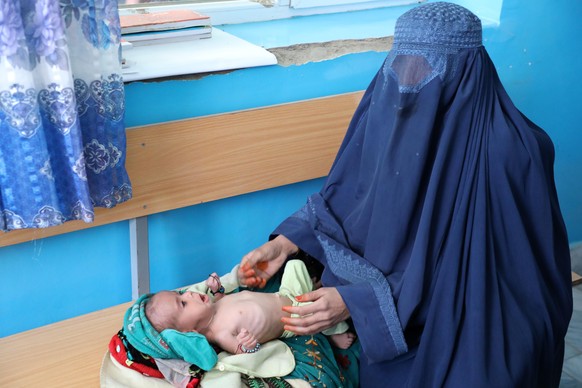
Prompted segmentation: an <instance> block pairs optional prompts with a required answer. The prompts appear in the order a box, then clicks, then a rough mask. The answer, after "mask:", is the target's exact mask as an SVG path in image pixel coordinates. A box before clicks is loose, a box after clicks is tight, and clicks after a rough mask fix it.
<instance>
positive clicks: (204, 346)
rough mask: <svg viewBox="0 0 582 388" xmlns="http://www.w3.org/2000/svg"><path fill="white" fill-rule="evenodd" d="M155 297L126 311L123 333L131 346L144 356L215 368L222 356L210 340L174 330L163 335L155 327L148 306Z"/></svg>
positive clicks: (203, 367)
mask: <svg viewBox="0 0 582 388" xmlns="http://www.w3.org/2000/svg"><path fill="white" fill-rule="evenodd" d="M152 295H153V294H145V295H142V296H141V297H139V299H138V300H136V301H135V303H134V304H133V305H132V306H131V307H130V308H129V309H127V311H126V312H125V316H124V319H123V331H124V333H125V336H126V337H127V340H128V341H129V343H130V344H131V345H132V346H133V347H134V348H136V349H137V350H138V351H140V352H141V353H143V354H147V355H149V356H152V357H154V358H162V359H172V358H173V359H176V358H177V359H182V360H184V361H187V362H189V363H191V364H195V365H197V366H198V367H199V368H201V369H204V370H210V369H212V367H213V366H214V365H215V364H216V361H217V359H218V357H217V355H216V352H215V351H214V349H213V348H212V346H211V345H210V343H208V341H207V340H206V337H204V336H203V335H201V334H198V333H194V332H188V333H181V332H179V331H176V330H173V329H166V330H163V331H162V332H161V333H159V332H158V331H157V330H156V329H155V328H154V327H153V326H152V325H151V323H150V322H149V320H148V319H147V317H146V314H145V306H146V304H147V302H148V300H149V299H150V298H151V297H152Z"/></svg>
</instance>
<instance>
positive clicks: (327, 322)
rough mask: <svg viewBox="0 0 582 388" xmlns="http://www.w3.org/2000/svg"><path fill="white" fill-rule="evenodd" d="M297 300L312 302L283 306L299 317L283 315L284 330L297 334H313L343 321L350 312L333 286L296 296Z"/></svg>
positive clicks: (288, 311)
mask: <svg viewBox="0 0 582 388" xmlns="http://www.w3.org/2000/svg"><path fill="white" fill-rule="evenodd" d="M295 299H297V301H299V302H313V303H310V304H307V305H304V306H296V307H293V306H285V307H283V311H285V312H287V313H290V314H297V315H299V317H297V318H291V317H284V318H281V321H282V322H283V323H284V324H285V330H289V331H291V332H293V333H295V334H297V335H306V334H315V333H319V332H320V331H323V330H325V329H329V328H330V327H332V326H334V325H336V324H338V323H340V322H341V321H345V320H346V319H348V318H349V317H350V312H349V311H348V308H347V307H346V304H345V303H344V300H343V299H342V297H341V295H340V293H339V292H338V290H337V289H336V288H335V287H324V288H320V289H318V290H315V291H311V292H308V293H307V294H303V295H299V296H298V297H296V298H295Z"/></svg>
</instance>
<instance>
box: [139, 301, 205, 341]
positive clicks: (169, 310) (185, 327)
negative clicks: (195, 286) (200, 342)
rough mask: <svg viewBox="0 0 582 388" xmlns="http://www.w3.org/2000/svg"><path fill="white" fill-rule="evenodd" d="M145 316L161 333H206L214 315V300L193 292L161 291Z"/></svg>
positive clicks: (147, 306) (148, 306)
mask: <svg viewBox="0 0 582 388" xmlns="http://www.w3.org/2000/svg"><path fill="white" fill-rule="evenodd" d="M145 314H146V317H147V319H148V320H149V321H150V323H151V325H152V326H153V327H154V328H155V329H156V330H157V331H158V332H159V333H161V332H162V331H164V330H165V329H174V330H177V331H180V332H192V331H195V332H204V331H205V329H207V328H208V326H209V323H210V321H211V319H212V317H213V315H214V309H213V303H212V300H211V299H210V298H209V297H208V296H207V295H206V294H200V293H197V292H192V291H185V292H177V291H160V292H158V293H157V294H154V295H153V296H152V297H151V298H150V299H149V300H148V302H147V304H146V307H145Z"/></svg>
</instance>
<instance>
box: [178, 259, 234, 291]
mask: <svg viewBox="0 0 582 388" xmlns="http://www.w3.org/2000/svg"><path fill="white" fill-rule="evenodd" d="M207 281H208V280H205V281H203V282H200V283H196V284H192V285H191V286H188V287H186V288H185V290H186V291H194V292H198V293H200V294H206V293H207V291H208V289H209V287H208V285H207V284H206V282H207ZM220 283H221V284H222V286H223V287H224V291H225V293H227V294H228V293H230V292H232V291H233V290H235V289H236V288H238V287H239V282H238V265H236V266H235V267H234V268H233V269H232V271H230V272H229V273H227V274H225V275H222V276H221V277H220ZM217 295H218V294H217Z"/></svg>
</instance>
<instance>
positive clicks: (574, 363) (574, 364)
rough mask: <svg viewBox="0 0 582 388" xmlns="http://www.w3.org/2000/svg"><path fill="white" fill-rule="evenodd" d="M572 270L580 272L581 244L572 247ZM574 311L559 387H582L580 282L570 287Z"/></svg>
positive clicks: (581, 306) (581, 305) (581, 288)
mask: <svg viewBox="0 0 582 388" xmlns="http://www.w3.org/2000/svg"><path fill="white" fill-rule="evenodd" d="M571 252H572V270H573V271H574V272H576V273H578V274H582V244H578V245H577V246H575V247H574V248H572V251H571ZM572 295H573V297H574V312H573V313H572V320H571V321H570V326H569V328H568V333H567V334H566V354H565V356H564V369H563V370H562V380H561V381H560V388H582V284H579V285H577V286H575V287H572Z"/></svg>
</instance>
